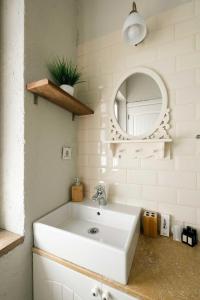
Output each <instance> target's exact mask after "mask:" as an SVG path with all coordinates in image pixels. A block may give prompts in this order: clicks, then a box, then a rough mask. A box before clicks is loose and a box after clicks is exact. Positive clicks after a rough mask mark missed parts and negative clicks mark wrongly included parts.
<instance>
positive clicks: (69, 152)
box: [62, 146, 72, 159]
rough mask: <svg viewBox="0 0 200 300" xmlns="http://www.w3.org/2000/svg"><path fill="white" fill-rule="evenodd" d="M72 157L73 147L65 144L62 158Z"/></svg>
mask: <svg viewBox="0 0 200 300" xmlns="http://www.w3.org/2000/svg"><path fill="white" fill-rule="evenodd" d="M71 158H72V148H70V147H65V146H63V148H62V159H71Z"/></svg>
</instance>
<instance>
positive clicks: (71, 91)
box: [60, 84, 74, 96]
mask: <svg viewBox="0 0 200 300" xmlns="http://www.w3.org/2000/svg"><path fill="white" fill-rule="evenodd" d="M60 88H61V89H62V90H63V91H65V92H67V93H68V94H70V95H71V96H73V95H74V87H73V86H71V85H68V84H61V85H60Z"/></svg>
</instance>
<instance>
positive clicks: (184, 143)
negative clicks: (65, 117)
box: [78, 0, 200, 228]
mask: <svg viewBox="0 0 200 300" xmlns="http://www.w3.org/2000/svg"><path fill="white" fill-rule="evenodd" d="M124 5H125V4H124ZM115 11H116V9H115V10H114V11H113V18H114V17H115ZM90 21H91V24H90V26H91V28H93V24H94V26H95V21H94V22H92V20H90ZM99 22H100V21H99ZM103 23H104V18H103V17H102V21H101V24H102V26H104V25H103ZM147 23H148V29H149V35H148V36H147V38H146V40H145V42H144V43H142V44H141V45H139V46H137V47H131V46H127V45H125V44H124V43H123V41H122V38H121V31H118V30H117V31H113V32H110V33H109V34H106V35H104V36H101V37H99V38H96V39H91V40H89V41H86V42H84V43H82V44H80V45H79V48H78V64H79V67H81V68H82V69H83V72H84V77H85V80H86V81H87V85H85V86H84V87H80V90H79V98H80V99H82V100H83V101H85V103H88V104H91V106H93V108H94V109H95V114H94V116H88V117H85V118H82V119H80V121H79V134H78V142H79V147H78V149H79V160H78V161H79V175H80V176H81V177H82V179H83V181H84V182H85V183H86V184H87V191H88V196H91V195H92V193H93V188H94V186H95V185H96V182H97V181H98V180H104V181H106V182H107V183H109V185H110V198H109V199H110V201H114V202H123V203H127V204H130V205H136V206H141V207H143V208H148V209H152V210H156V211H159V212H164V213H169V214H171V216H172V221H173V222H177V223H179V222H180V223H183V224H191V225H193V226H195V227H198V228H200V143H199V141H198V140H196V139H195V136H196V134H198V133H199V131H200V105H199V95H200V1H199V0H196V1H191V2H188V3H186V4H184V5H180V6H178V7H176V8H173V9H171V10H169V11H166V12H163V13H160V14H158V15H157V16H154V17H152V18H150V19H148V22H147ZM99 26H100V25H99ZM137 66H144V67H149V68H152V69H154V70H155V71H156V72H158V73H159V74H160V76H161V77H162V78H163V80H164V81H165V83H166V86H167V89H168V93H169V103H170V108H171V126H172V128H171V130H170V134H171V136H172V138H173V146H172V151H173V157H172V160H154V159H141V160H139V159H133V158H132V157H131V145H129V146H127V148H128V153H127V154H124V153H122V158H121V159H119V158H117V157H116V158H112V155H111V151H110V150H109V147H108V146H107V145H106V144H104V143H103V141H104V140H105V139H106V135H107V130H108V128H109V109H110V101H111V100H112V96H113V93H114V91H115V90H116V88H117V83H118V81H119V78H122V77H123V75H125V74H126V73H127V72H130V71H131V70H132V69H133V68H134V67H137Z"/></svg>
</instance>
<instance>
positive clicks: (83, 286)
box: [33, 254, 137, 300]
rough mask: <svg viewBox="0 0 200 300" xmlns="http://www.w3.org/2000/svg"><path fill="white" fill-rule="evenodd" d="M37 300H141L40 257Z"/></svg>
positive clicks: (36, 261)
mask: <svg viewBox="0 0 200 300" xmlns="http://www.w3.org/2000/svg"><path fill="white" fill-rule="evenodd" d="M33 281H34V300H137V299H136V298H134V297H131V296H129V295H127V294H125V293H122V292H120V291H118V290H116V289H113V288H111V287H109V286H107V285H104V284H102V283H101V282H99V281H97V280H94V279H91V278H89V277H87V276H86V275H83V274H81V273H78V272H76V271H73V270H71V269H69V268H67V267H65V266H63V265H61V264H59V263H57V262H54V261H52V260H50V259H48V258H46V257H42V256H40V255H37V254H34V255H33Z"/></svg>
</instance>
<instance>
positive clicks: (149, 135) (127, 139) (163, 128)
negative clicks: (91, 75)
mask: <svg viewBox="0 0 200 300" xmlns="http://www.w3.org/2000/svg"><path fill="white" fill-rule="evenodd" d="M137 73H140V74H145V75H148V76H150V77H151V78H152V79H153V80H154V81H155V82H156V83H157V85H158V87H159V89H160V92H161V95H162V108H161V112H160V115H159V117H158V119H157V121H156V122H155V124H154V126H153V127H152V128H151V129H150V130H149V131H148V132H146V133H145V134H144V135H140V136H133V135H129V134H128V133H126V132H125V131H123V130H122V129H121V127H120V126H119V124H118V121H117V119H116V116H115V113H114V104H115V99H116V95H117V92H118V90H119V88H120V86H121V85H122V83H123V82H124V81H125V80H126V79H127V78H129V77H130V76H132V75H134V74H137ZM169 112H170V110H169V107H168V93H167V89H166V86H165V83H164V82H163V80H162V78H161V77H160V76H159V75H158V74H157V73H156V72H155V71H153V70H151V69H149V68H146V67H136V68H134V69H132V70H130V71H129V72H127V73H125V74H124V75H123V76H122V77H121V78H120V80H119V81H118V83H117V85H116V88H115V90H114V94H113V97H112V98H111V103H110V140H109V141H107V143H110V145H111V150H112V152H113V155H115V153H116V148H117V146H118V145H119V144H125V143H141V142H142V144H143V145H144V143H145V142H146V143H150V144H151V145H153V148H152V147H151V148H152V150H151V152H152V155H150V154H149V153H148V154H146V157H154V156H156V153H157V152H159V151H160V150H159V151H157V150H156V147H155V143H159V145H158V146H157V148H159V149H162V150H161V151H162V154H161V155H160V153H159V158H163V157H164V156H165V153H164V152H165V143H169V142H171V141H172V140H171V139H170V136H169V133H168V129H169V128H170V125H169V121H170V116H169ZM150 144H149V145H150ZM161 144H162V147H160V145H161ZM139 150H140V151H139ZM135 152H136V153H138V154H137V155H136V157H143V156H142V154H141V153H140V154H139V152H143V151H142V149H136V150H135ZM146 152H148V151H145V153H146ZM157 156H158V155H157Z"/></svg>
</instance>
